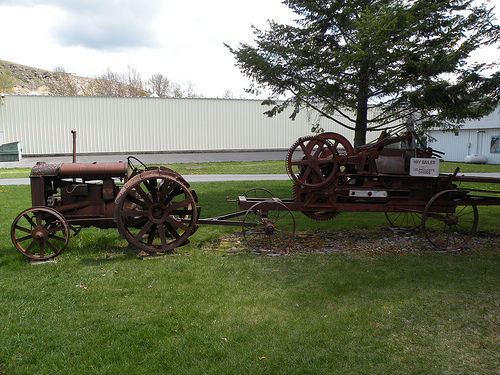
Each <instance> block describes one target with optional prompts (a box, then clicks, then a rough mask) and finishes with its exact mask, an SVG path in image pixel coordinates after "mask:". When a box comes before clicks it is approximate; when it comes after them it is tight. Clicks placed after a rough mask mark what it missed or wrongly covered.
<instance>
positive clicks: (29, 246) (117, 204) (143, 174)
mask: <svg viewBox="0 0 500 375" xmlns="http://www.w3.org/2000/svg"><path fill="white" fill-rule="evenodd" d="M134 161H135V162H136V161H137V159H136V158H134V157H129V158H128V163H123V162H119V163H102V164H98V163H91V164H89V163H64V164H46V163H39V164H37V165H36V166H35V167H34V168H33V169H32V170H31V174H30V180H31V200H32V207H31V208H29V209H27V210H24V211H23V212H21V213H20V214H19V215H18V216H17V217H16V218H15V220H14V222H13V223H12V227H11V238H12V242H13V243H14V246H15V247H16V249H17V250H19V251H20V252H21V253H22V254H23V255H25V256H27V257H28V258H32V259H37V260H44V259H49V258H53V257H55V256H57V255H58V254H60V253H61V252H62V251H63V250H64V249H65V248H66V246H67V244H68V241H69V238H70V233H71V232H73V233H74V234H77V233H78V232H79V231H80V230H81V229H82V228H85V227H98V228H112V227H116V228H118V231H119V233H120V235H121V236H122V237H124V238H125V239H126V240H127V241H128V242H129V243H130V244H131V245H133V246H134V247H136V248H138V249H141V250H144V251H146V252H149V253H155V252H159V251H162V252H163V251H169V250H172V249H174V248H176V247H179V246H182V245H184V244H186V243H188V237H189V236H191V235H192V234H193V233H194V232H195V231H196V229H197V228H198V226H197V224H196V220H197V219H198V213H199V210H198V207H197V206H196V203H197V197H196V193H195V192H194V191H193V190H191V189H190V188H189V184H188V183H187V182H186V181H185V180H184V179H183V178H182V176H180V175H179V174H178V173H176V172H174V171H172V170H170V169H166V168H147V167H145V166H144V165H142V166H141V167H142V169H141V168H138V167H137V166H136V165H134V164H133V162H134ZM129 167H130V170H131V171H132V173H131V174H130V176H129ZM122 184H123V186H122Z"/></svg>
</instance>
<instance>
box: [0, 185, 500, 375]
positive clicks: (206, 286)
mask: <svg viewBox="0 0 500 375" xmlns="http://www.w3.org/2000/svg"><path fill="white" fill-rule="evenodd" d="M251 187H265V188H268V189H269V190H271V191H273V192H274V193H275V194H276V195H277V196H279V197H290V196H291V183H290V182H289V181H264V182H237V183H235V182H231V183H230V182H225V183H197V184H192V188H194V189H195V190H196V192H197V194H198V197H199V202H200V205H201V206H202V215H201V216H202V217H211V216H217V215H221V214H224V213H229V212H233V211H234V209H235V206H234V203H227V202H225V197H226V196H230V197H236V196H237V195H238V194H241V193H242V192H244V191H246V190H248V189H249V188H251ZM29 194H30V193H29V186H1V185H0V202H1V203H0V207H1V212H2V219H1V220H0V275H1V277H0V337H1V344H0V373H5V374H77V373H84V374H94V373H95V374H118V373H119V374H122V373H128V374H405V375H406V374H498V373H499V372H500V358H499V355H498V353H500V249H499V248H498V247H495V245H494V244H492V245H491V246H489V247H486V248H482V249H471V250H470V251H467V252H463V253H455V254H437V253H434V252H432V251H430V250H426V249H423V250H422V251H421V252H420V253H418V254H406V255H399V256H398V255H391V254H387V255H378V256H366V255H364V254H355V253H354V254H353V253H330V254H329V253H325V254H307V253H296V254H292V255H290V256H280V257H268V256H265V255H254V254H250V253H248V252H247V251H245V250H237V251H234V250H231V249H227V250H224V249H223V248H220V247H218V246H216V243H217V242H216V240H217V239H218V238H220V237H221V236H227V235H229V234H230V233H233V232H234V231H237V230H238V229H236V228H228V227H219V226H201V227H200V229H199V230H198V231H197V232H196V233H195V234H194V235H193V236H192V237H191V243H190V244H189V245H187V246H184V247H182V248H178V249H177V250H176V252H175V253H172V254H167V255H159V256H155V257H151V258H145V259H144V260H141V259H140V258H138V257H137V256H136V253H135V252H133V251H132V250H130V249H129V248H128V247H127V243H126V242H125V241H124V240H121V239H120V238H119V236H118V233H117V231H116V230H115V229H109V230H98V229H84V230H83V231H82V232H81V233H80V234H79V235H78V236H76V237H72V238H71V239H70V242H69V245H68V248H67V249H66V250H65V252H63V253H62V254H61V255H60V256H59V257H58V258H56V261H55V262H42V263H40V262H38V263H37V262H30V261H29V260H28V259H26V258H24V257H23V256H22V255H21V254H19V253H18V252H17V251H16V250H15V249H14V247H13V245H12V243H11V242H10V235H9V231H10V225H11V222H12V220H13V219H14V217H15V216H16V215H17V214H18V213H19V212H20V211H22V210H23V209H25V208H27V207H29V206H30V195H29ZM499 212H500V211H498V209H497V208H496V207H495V208H489V211H488V212H487V213H485V212H481V213H480V230H483V231H484V230H488V231H494V230H495V228H498V217H499V215H498V214H499ZM483 214H485V215H486V218H487V219H486V220H482V218H483V216H484V215H483ZM295 217H296V219H297V227H298V229H299V230H301V231H313V230H316V229H328V228H345V231H349V228H352V227H355V228H368V229H366V230H370V228H379V227H384V226H387V223H386V221H385V218H384V217H383V215H382V214H364V213H357V214H354V213H351V214H349V213H343V214H341V215H340V216H338V217H337V218H335V219H334V220H331V221H328V222H316V221H312V220H309V219H307V218H306V217H304V216H303V215H300V214H298V213H297V214H296V215H295ZM346 250H348V249H346Z"/></svg>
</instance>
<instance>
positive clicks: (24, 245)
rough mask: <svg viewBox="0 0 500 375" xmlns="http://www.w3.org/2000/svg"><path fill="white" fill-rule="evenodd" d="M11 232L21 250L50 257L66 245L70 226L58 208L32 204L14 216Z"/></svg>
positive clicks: (29, 255)
mask: <svg viewBox="0 0 500 375" xmlns="http://www.w3.org/2000/svg"><path fill="white" fill-rule="evenodd" d="M10 236H11V239H12V243H13V244H14V246H15V248H16V249H17V250H18V251H19V252H20V253H21V254H23V255H24V256H26V257H28V258H31V259H36V260H46V259H50V258H54V257H55V256H57V255H59V254H60V253H61V252H62V251H63V250H64V249H65V248H66V246H67V245H68V242H69V237H70V228H69V225H68V222H67V221H66V219H65V218H64V216H62V215H61V214H60V213H59V212H58V211H56V210H54V209H52V208H49V207H32V208H28V209H27V210H24V211H23V212H21V213H20V214H19V215H18V216H17V217H16V218H15V219H14V222H13V223H12V227H11V230H10Z"/></svg>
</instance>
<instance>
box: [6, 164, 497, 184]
mask: <svg viewBox="0 0 500 375" xmlns="http://www.w3.org/2000/svg"><path fill="white" fill-rule="evenodd" d="M163 166H165V167H167V168H170V169H173V170H175V171H176V172H178V173H180V174H181V175H196V174H286V173H288V172H287V168H286V165H285V161H284V160H267V161H245V162H239V161H230V162H229V161H228V162H207V163H176V164H163ZM457 167H459V168H460V172H461V173H469V172H480V173H487V172H500V165H496V164H467V163H453V162H441V163H440V172H441V173H453V172H454V171H455V169H456V168H457ZM30 171H31V169H30V168H0V179H2V178H27V177H29V175H30Z"/></svg>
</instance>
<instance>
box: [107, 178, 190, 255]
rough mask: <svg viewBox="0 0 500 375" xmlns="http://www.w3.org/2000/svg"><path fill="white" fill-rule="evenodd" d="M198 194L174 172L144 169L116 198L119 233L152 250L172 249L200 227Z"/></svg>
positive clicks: (147, 250)
mask: <svg viewBox="0 0 500 375" xmlns="http://www.w3.org/2000/svg"><path fill="white" fill-rule="evenodd" d="M195 197H196V195H195V193H194V192H193V191H192V190H190V189H189V184H188V183H187V182H186V181H185V180H184V179H182V177H180V175H178V174H177V173H175V172H165V171H159V170H154V171H147V172H143V173H141V174H139V175H137V176H135V177H133V178H132V179H130V180H129V181H127V183H126V184H125V185H124V186H123V189H122V190H121V191H120V193H119V194H118V196H117V198H116V200H115V205H116V206H115V216H114V217H115V221H116V222H117V226H118V230H119V232H120V234H121V235H122V236H123V237H124V238H125V239H126V240H127V241H128V242H129V243H130V244H131V245H132V246H134V247H136V248H138V249H141V250H144V251H146V252H150V253H156V252H165V251H170V250H173V249H174V248H176V247H178V246H182V245H184V244H186V243H187V242H188V237H189V236H190V235H191V234H193V233H194V231H195V230H196V229H197V225H196V220H197V219H198V209H197V207H196V198H195Z"/></svg>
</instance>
